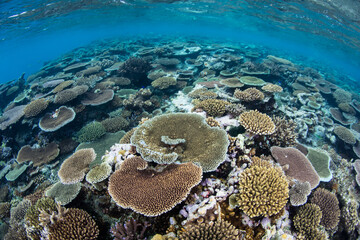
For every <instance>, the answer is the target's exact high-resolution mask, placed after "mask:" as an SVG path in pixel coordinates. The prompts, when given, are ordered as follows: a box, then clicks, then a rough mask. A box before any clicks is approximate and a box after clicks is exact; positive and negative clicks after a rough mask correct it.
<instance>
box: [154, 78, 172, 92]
mask: <svg viewBox="0 0 360 240" xmlns="http://www.w3.org/2000/svg"><path fill="white" fill-rule="evenodd" d="M175 85H176V79H175V78H173V77H161V78H158V79H156V80H155V81H152V82H151V86H153V87H154V88H158V89H161V90H163V89H167V88H169V87H171V86H175Z"/></svg>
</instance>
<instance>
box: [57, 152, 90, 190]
mask: <svg viewBox="0 0 360 240" xmlns="http://www.w3.org/2000/svg"><path fill="white" fill-rule="evenodd" d="M95 158H96V153H95V151H94V149H93V148H85V149H80V150H78V151H76V152H75V153H74V154H73V155H71V156H70V157H69V158H67V159H66V160H65V161H64V162H63V163H62V164H61V167H60V170H59V172H58V176H59V178H60V181H61V182H62V183H64V184H73V183H77V182H80V181H82V180H83V179H84V177H85V173H86V172H87V171H89V165H90V163H91V162H92V161H94V160H95Z"/></svg>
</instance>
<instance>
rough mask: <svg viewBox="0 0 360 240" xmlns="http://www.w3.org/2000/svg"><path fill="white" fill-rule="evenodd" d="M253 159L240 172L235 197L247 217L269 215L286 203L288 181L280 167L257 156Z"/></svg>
mask: <svg viewBox="0 0 360 240" xmlns="http://www.w3.org/2000/svg"><path fill="white" fill-rule="evenodd" d="M253 161H254V162H253V164H252V165H251V167H249V168H247V169H245V171H244V172H243V173H242V174H241V178H240V182H239V194H237V196H236V199H237V201H238V204H239V207H240V209H242V210H243V211H244V212H245V214H246V215H248V216H249V217H251V218H253V217H259V216H266V217H269V216H272V215H274V214H277V213H278V212H280V210H281V209H283V208H284V206H285V204H286V203H287V199H288V197H289V188H288V182H287V180H286V177H285V175H284V174H283V172H282V170H281V168H278V167H273V166H271V164H270V163H269V162H266V161H264V160H260V159H257V158H255V159H253Z"/></svg>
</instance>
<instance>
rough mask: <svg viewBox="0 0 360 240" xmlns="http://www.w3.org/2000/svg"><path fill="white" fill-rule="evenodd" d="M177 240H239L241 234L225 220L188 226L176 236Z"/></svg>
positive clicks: (241, 236) (241, 237)
mask: <svg viewBox="0 0 360 240" xmlns="http://www.w3.org/2000/svg"><path fill="white" fill-rule="evenodd" d="M178 236H179V240H203V239H206V240H220V239H227V240H240V239H243V234H242V232H241V231H240V230H238V229H236V228H235V227H234V226H233V225H231V223H229V222H227V221H225V220H217V221H216V222H210V223H201V224H200V225H190V226H189V227H187V228H185V230H184V231H182V232H180V233H179V234H178Z"/></svg>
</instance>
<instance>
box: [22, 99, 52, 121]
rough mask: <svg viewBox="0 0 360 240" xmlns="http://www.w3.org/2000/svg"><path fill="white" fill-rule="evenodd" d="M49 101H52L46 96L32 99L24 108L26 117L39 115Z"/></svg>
mask: <svg viewBox="0 0 360 240" xmlns="http://www.w3.org/2000/svg"><path fill="white" fill-rule="evenodd" d="M49 102H50V101H48V100H46V99H44V98H40V99H36V100H34V101H32V102H31V103H29V104H28V105H26V107H25V108H24V116H25V117H26V118H30V117H35V116H37V115H39V114H40V113H41V112H42V111H44V110H45V109H46V108H47V107H48V106H49Z"/></svg>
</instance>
